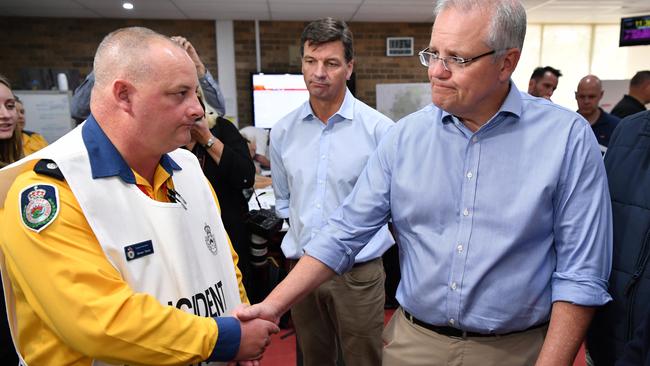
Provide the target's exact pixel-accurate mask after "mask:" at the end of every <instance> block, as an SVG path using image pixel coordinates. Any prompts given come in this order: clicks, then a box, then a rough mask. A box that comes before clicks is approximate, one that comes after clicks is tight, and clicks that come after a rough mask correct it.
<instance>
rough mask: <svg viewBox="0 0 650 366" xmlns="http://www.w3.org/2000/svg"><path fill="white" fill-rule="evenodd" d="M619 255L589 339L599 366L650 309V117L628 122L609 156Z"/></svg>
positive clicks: (612, 357)
mask: <svg viewBox="0 0 650 366" xmlns="http://www.w3.org/2000/svg"><path fill="white" fill-rule="evenodd" d="M605 168H606V170H607V177H608V180H609V191H610V194H611V197H612V214H613V220H614V250H613V258H612V273H611V276H610V279H609V293H610V294H611V295H612V297H613V299H614V300H613V301H612V302H610V303H608V304H607V305H605V306H603V307H602V308H600V309H598V311H597V312H596V315H595V317H594V320H593V321H592V324H591V326H590V329H589V332H588V334H587V348H588V350H589V354H590V355H591V357H592V359H593V360H594V363H595V365H596V366H608V365H614V363H615V361H616V359H619V358H620V357H621V355H622V353H623V348H624V345H625V343H626V342H627V341H629V340H630V339H631V338H632V335H633V332H634V330H635V329H636V328H637V326H638V325H639V324H641V322H642V321H643V319H644V318H645V314H646V313H647V311H648V309H649V307H650V270H648V267H650V264H649V263H648V258H649V257H650V112H646V113H639V114H636V115H633V116H630V117H628V118H625V119H623V120H622V121H621V122H620V123H619V124H618V127H617V128H616V130H615V131H614V133H613V135H612V138H611V140H610V143H609V148H608V150H607V153H606V154H605Z"/></svg>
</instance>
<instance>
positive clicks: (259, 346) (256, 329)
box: [228, 302, 282, 366]
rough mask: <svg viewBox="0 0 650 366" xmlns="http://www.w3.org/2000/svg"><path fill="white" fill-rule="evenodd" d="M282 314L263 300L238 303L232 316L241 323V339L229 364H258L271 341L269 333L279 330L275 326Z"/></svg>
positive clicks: (257, 365) (230, 365)
mask: <svg viewBox="0 0 650 366" xmlns="http://www.w3.org/2000/svg"><path fill="white" fill-rule="evenodd" d="M281 315H282V314H275V312H273V310H272V307H271V306H270V305H268V304H265V303H264V302H261V303H259V304H255V305H252V306H250V305H240V306H239V307H238V308H236V309H235V310H234V311H233V316H234V317H235V318H237V319H239V321H240V324H241V341H240V344H239V350H238V351H237V355H236V356H235V361H232V362H230V363H229V364H228V365H229V366H234V365H240V366H259V364H260V362H259V360H260V359H261V358H262V354H263V353H264V351H265V350H266V347H267V346H268V345H269V344H270V343H271V335H272V334H276V333H278V332H280V328H279V327H278V326H277V324H278V322H279V321H280V316H281Z"/></svg>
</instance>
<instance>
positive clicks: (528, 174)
mask: <svg viewBox="0 0 650 366" xmlns="http://www.w3.org/2000/svg"><path fill="white" fill-rule="evenodd" d="M434 15H435V22H434V25H433V29H432V32H431V40H430V43H429V47H427V48H426V49H425V50H423V51H422V52H420V60H421V62H422V64H423V65H425V66H427V67H428V76H429V80H430V83H431V91H432V101H433V104H431V105H429V106H427V107H425V108H423V109H422V110H420V111H418V112H415V113H413V114H411V115H409V116H407V117H405V118H404V119H403V120H401V121H400V122H398V123H397V125H396V126H395V127H393V128H392V129H391V130H390V131H389V133H388V134H387V135H386V136H385V137H384V139H383V140H382V142H381V143H380V145H379V147H378V148H377V150H376V152H375V154H373V155H372V156H371V157H370V158H369V159H368V164H367V166H366V168H365V170H364V172H363V173H362V174H361V176H360V177H359V179H358V181H357V184H356V186H355V187H354V189H353V191H352V193H351V194H350V195H349V196H348V197H346V199H345V200H344V201H343V204H342V205H341V206H340V207H339V208H338V209H337V210H336V211H335V212H334V213H333V214H332V216H331V217H330V218H329V220H328V223H327V225H326V226H325V227H323V228H322V229H321V230H320V231H319V232H318V233H317V234H316V235H315V236H314V238H313V239H311V241H310V242H309V243H308V244H307V245H306V246H305V252H306V255H304V256H303V257H302V259H301V260H300V262H299V263H298V264H297V265H296V267H295V268H294V270H293V272H292V273H290V274H289V276H288V277H287V279H286V280H285V281H283V282H282V283H281V284H279V285H278V286H277V287H276V289H275V290H274V291H273V292H272V293H271V294H270V295H269V296H268V297H267V299H266V300H265V301H264V302H263V303H261V304H259V305H255V306H253V307H251V308H249V309H247V310H245V311H240V312H239V315H240V316H241V317H242V318H246V317H254V316H262V317H265V318H267V319H276V318H277V317H278V316H279V315H280V314H282V312H284V311H286V309H287V308H288V307H289V306H290V304H291V303H293V302H295V301H296V300H297V299H299V298H301V296H304V294H305V293H307V292H308V291H309V290H310V289H312V288H314V286H316V285H317V284H318V283H320V282H321V281H324V280H325V279H327V278H329V277H330V276H332V274H333V273H343V272H345V271H347V270H348V269H349V268H350V267H351V266H352V264H353V262H354V258H355V255H356V254H357V253H358V252H359V250H360V249H361V248H362V247H363V244H364V241H365V240H367V239H368V238H369V237H370V236H371V235H373V234H374V233H375V232H376V230H378V229H379V228H380V227H381V226H383V225H384V224H385V223H386V221H388V220H389V219H392V222H393V225H394V228H395V233H396V235H397V237H396V241H397V243H398V244H399V248H400V263H401V270H402V278H401V282H400V285H399V287H398V290H397V299H398V301H399V303H400V304H401V309H399V310H398V311H396V313H395V315H394V316H393V319H391V322H390V323H389V324H388V326H387V328H386V330H385V331H384V335H383V339H384V344H385V346H384V352H383V364H384V365H449V364H458V365H461V364H462V365H532V364H536V365H537V366H543V365H549V366H551V365H552V366H556V365H571V364H572V363H573V361H574V358H575V355H576V353H577V351H578V349H579V347H580V344H581V343H582V340H583V338H584V334H585V331H586V328H587V326H588V325H589V322H590V320H591V318H592V316H593V313H594V307H597V306H600V305H603V304H605V303H607V302H608V301H610V299H611V297H610V296H609V294H608V293H607V278H608V276H609V271H610V266H611V253H612V249H611V242H612V239H611V237H612V225H611V208H610V202H609V194H608V189H607V182H606V177H605V171H604V168H603V162H602V159H601V155H600V151H599V149H598V144H597V143H596V139H595V138H594V135H593V133H592V131H591V128H590V127H589V125H588V124H587V123H586V122H585V121H584V119H583V118H581V117H580V116H578V115H577V114H576V113H575V112H573V111H569V110H567V109H565V108H562V107H560V106H558V105H555V104H553V103H551V102H549V101H547V100H544V99H541V98H535V97H532V96H530V95H528V94H526V93H521V92H520V91H519V90H518V89H517V87H516V86H515V85H514V83H513V82H512V80H511V76H512V73H513V72H514V70H515V67H516V66H517V63H518V61H519V58H520V54H521V48H522V45H523V42H524V35H525V29H526V13H525V10H524V7H523V5H522V4H521V3H520V2H519V1H518V0H485V1H480V2H478V1H471V0H456V1H452V0H439V1H437V2H436V6H435V11H434Z"/></svg>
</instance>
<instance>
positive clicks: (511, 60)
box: [500, 48, 530, 86]
mask: <svg viewBox="0 0 650 366" xmlns="http://www.w3.org/2000/svg"><path fill="white" fill-rule="evenodd" d="M520 57H521V51H520V50H519V49H517V48H510V49H508V50H506V53H505V55H504V56H503V61H502V63H501V70H500V79H501V81H508V80H510V77H511V76H512V73H513V72H515V68H517V64H518V63H519V58H520ZM529 86H530V84H529Z"/></svg>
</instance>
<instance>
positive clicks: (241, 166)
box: [192, 117, 255, 270]
mask: <svg viewBox="0 0 650 366" xmlns="http://www.w3.org/2000/svg"><path fill="white" fill-rule="evenodd" d="M210 132H212V135H213V136H214V137H216V138H218V139H219V140H220V141H221V142H222V143H223V145H224V147H223V153H222V155H221V160H220V162H219V164H217V163H216V162H215V161H214V160H213V159H212V157H211V156H210V154H208V152H207V151H206V150H205V148H204V147H203V146H201V145H199V144H196V145H195V146H194V148H193V149H192V153H193V154H194V155H196V157H197V159H198V160H199V164H201V169H203V173H204V174H205V176H206V177H207V178H208V180H209V181H210V184H211V185H212V188H214V191H215V193H216V194H217V199H219V206H220V207H221V219H222V220H223V226H224V227H225V228H226V232H227V233H228V236H229V237H230V241H231V242H232V245H233V247H234V248H235V251H236V252H237V254H238V255H239V262H240V269H242V270H243V268H242V266H243V265H245V264H246V262H248V252H249V250H250V248H249V246H248V234H247V231H246V228H245V226H244V215H245V214H246V213H247V212H248V202H247V201H246V198H245V197H244V194H243V192H242V190H243V189H246V188H251V187H253V184H254V183H255V165H254V164H253V159H252V158H251V156H250V154H249V152H248V145H247V144H246V140H244V138H243V137H242V135H240V134H239V130H237V127H235V125H233V124H232V123H231V122H230V121H228V120H227V119H224V118H222V117H218V118H217V123H216V125H215V126H214V127H213V128H212V129H211V130H210Z"/></svg>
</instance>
